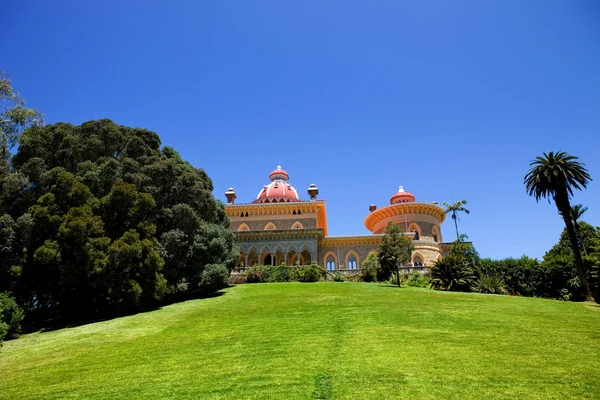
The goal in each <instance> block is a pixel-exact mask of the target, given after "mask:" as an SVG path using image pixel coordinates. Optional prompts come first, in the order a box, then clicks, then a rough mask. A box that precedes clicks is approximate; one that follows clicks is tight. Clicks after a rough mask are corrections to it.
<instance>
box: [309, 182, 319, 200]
mask: <svg viewBox="0 0 600 400" xmlns="http://www.w3.org/2000/svg"><path fill="white" fill-rule="evenodd" d="M318 194H319V189H318V188H317V185H315V184H314V183H311V184H310V186H309V187H308V196H309V197H310V201H316V200H317V195H318Z"/></svg>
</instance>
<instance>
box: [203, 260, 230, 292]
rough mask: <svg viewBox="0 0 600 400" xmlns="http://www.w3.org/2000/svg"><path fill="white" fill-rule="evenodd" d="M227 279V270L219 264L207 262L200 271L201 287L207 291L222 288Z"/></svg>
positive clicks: (225, 284)
mask: <svg viewBox="0 0 600 400" xmlns="http://www.w3.org/2000/svg"><path fill="white" fill-rule="evenodd" d="M228 281H229V271H228V270H227V268H225V266H224V265H221V264H208V265H207V266H206V267H204V271H202V283H201V287H202V288H203V289H204V290H206V291H208V292H214V291H217V290H220V289H223V288H224V287H226V286H227V284H228Z"/></svg>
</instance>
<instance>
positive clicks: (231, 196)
mask: <svg viewBox="0 0 600 400" xmlns="http://www.w3.org/2000/svg"><path fill="white" fill-rule="evenodd" d="M225 197H227V204H233V203H235V199H236V198H237V196H236V195H235V190H233V188H231V187H230V188H229V189H227V191H226V192H225Z"/></svg>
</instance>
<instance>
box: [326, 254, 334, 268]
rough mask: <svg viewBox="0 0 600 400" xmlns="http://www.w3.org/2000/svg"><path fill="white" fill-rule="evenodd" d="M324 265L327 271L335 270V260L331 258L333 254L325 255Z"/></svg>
mask: <svg viewBox="0 0 600 400" xmlns="http://www.w3.org/2000/svg"><path fill="white" fill-rule="evenodd" d="M325 267H326V268H327V271H333V270H335V260H334V259H333V256H329V257H327V261H326V262H325Z"/></svg>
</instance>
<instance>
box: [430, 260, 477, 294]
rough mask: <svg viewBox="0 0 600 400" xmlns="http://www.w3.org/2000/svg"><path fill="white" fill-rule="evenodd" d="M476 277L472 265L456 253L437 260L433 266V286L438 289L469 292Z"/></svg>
mask: <svg viewBox="0 0 600 400" xmlns="http://www.w3.org/2000/svg"><path fill="white" fill-rule="evenodd" d="M474 278H475V271H474V269H473V267H472V265H471V264H470V263H469V262H468V261H465V259H464V258H463V257H460V256H457V255H455V254H450V255H449V256H446V257H445V258H443V259H441V260H439V261H437V262H436V263H435V264H434V266H433V267H432V268H431V287H433V288H434V289H437V290H450V291H454V292H468V291H469V290H470V289H471V285H472V284H473V280H474Z"/></svg>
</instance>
